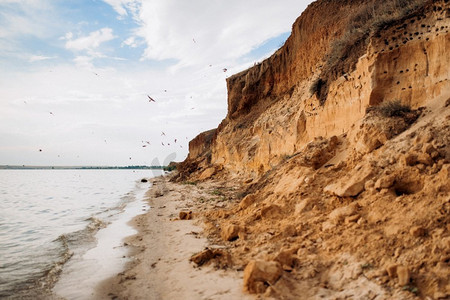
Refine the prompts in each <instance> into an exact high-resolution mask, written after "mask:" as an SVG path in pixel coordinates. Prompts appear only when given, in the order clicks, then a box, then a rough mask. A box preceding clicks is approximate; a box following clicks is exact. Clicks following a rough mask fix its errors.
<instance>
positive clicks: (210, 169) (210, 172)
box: [198, 167, 216, 180]
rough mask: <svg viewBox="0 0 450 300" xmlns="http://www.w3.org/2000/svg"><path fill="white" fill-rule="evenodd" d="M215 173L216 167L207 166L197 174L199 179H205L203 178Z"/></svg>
mask: <svg viewBox="0 0 450 300" xmlns="http://www.w3.org/2000/svg"><path fill="white" fill-rule="evenodd" d="M215 173H216V169H215V168H213V167H211V168H208V169H206V170H204V171H203V172H202V173H201V174H200V176H199V178H198V179H199V180H205V179H208V178H210V177H211V176H213V175H214V174H215Z"/></svg>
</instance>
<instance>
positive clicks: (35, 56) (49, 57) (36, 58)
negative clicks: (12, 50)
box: [29, 55, 55, 62]
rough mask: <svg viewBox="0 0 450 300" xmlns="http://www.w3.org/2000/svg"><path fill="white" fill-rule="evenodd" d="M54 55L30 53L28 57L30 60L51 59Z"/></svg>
mask: <svg viewBox="0 0 450 300" xmlns="http://www.w3.org/2000/svg"><path fill="white" fill-rule="evenodd" d="M53 58H55V57H54V56H44V55H32V56H31V57H30V59H29V61H30V62H36V61H42V60H48V59H53Z"/></svg>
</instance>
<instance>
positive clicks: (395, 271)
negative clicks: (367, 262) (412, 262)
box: [386, 264, 411, 286]
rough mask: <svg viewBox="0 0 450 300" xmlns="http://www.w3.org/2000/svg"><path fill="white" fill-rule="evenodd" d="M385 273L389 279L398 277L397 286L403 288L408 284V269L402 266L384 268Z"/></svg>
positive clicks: (409, 276)
mask: <svg viewBox="0 0 450 300" xmlns="http://www.w3.org/2000/svg"><path fill="white" fill-rule="evenodd" d="M386 271H387V273H388V275H389V277H390V278H392V279H393V278H396V277H398V284H399V285H401V286H405V285H407V284H408V283H409V281H410V278H411V275H410V273H409V269H408V268H407V267H405V266H402V265H396V264H394V265H389V266H388V267H387V268H386Z"/></svg>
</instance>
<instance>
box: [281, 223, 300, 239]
mask: <svg viewBox="0 0 450 300" xmlns="http://www.w3.org/2000/svg"><path fill="white" fill-rule="evenodd" d="M281 233H282V235H283V236H284V237H291V236H296V235H297V229H295V226H294V225H292V224H285V225H283V226H282V227H281Z"/></svg>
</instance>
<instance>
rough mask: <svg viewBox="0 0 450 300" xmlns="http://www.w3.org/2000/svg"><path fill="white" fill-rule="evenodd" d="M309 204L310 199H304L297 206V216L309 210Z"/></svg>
mask: <svg viewBox="0 0 450 300" xmlns="http://www.w3.org/2000/svg"><path fill="white" fill-rule="evenodd" d="M309 202H310V200H309V199H302V200H300V202H299V203H297V204H295V214H296V215H299V214H301V213H303V212H304V211H305V210H306V209H307V206H308V204H309Z"/></svg>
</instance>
